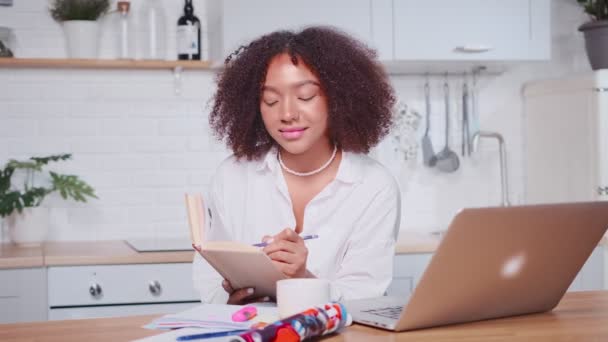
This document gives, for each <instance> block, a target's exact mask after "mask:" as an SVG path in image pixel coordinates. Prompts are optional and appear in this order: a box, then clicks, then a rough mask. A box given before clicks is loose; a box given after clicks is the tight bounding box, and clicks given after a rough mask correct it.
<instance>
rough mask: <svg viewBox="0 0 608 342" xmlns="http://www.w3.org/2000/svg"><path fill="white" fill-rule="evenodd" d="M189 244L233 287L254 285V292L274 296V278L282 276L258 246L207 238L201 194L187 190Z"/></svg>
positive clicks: (275, 280) (239, 287) (282, 277)
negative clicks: (190, 241) (189, 192)
mask: <svg viewBox="0 0 608 342" xmlns="http://www.w3.org/2000/svg"><path fill="white" fill-rule="evenodd" d="M186 208H187V210H188V222H189V225H190V238H191V240H192V247H193V248H194V249H196V250H197V251H198V252H199V253H200V254H201V256H202V257H203V258H205V260H207V262H208V263H209V264H210V265H211V266H212V267H213V268H214V269H215V270H216V271H217V272H218V273H219V274H220V275H222V277H224V279H227V280H228V281H230V284H231V285H232V287H233V288H234V289H241V288H248V287H253V288H254V289H255V295H256V296H270V297H272V298H274V297H275V296H276V282H277V280H281V279H285V278H286V277H285V275H284V274H283V273H282V272H281V271H279V270H278V269H277V268H276V267H275V266H274V265H273V264H272V261H271V259H270V258H269V257H268V256H267V255H266V254H265V253H264V252H262V250H261V248H259V247H255V246H251V245H247V244H244V243H240V242H235V241H206V240H205V236H204V227H205V224H204V223H205V210H204V203H203V199H202V197H201V195H199V194H186Z"/></svg>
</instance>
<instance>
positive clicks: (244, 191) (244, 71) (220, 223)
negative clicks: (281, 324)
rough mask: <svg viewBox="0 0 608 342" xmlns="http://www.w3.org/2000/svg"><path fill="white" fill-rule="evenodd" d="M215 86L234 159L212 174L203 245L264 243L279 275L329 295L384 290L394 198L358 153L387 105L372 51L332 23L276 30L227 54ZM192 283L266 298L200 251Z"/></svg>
mask: <svg viewBox="0 0 608 342" xmlns="http://www.w3.org/2000/svg"><path fill="white" fill-rule="evenodd" d="M217 83H218V89H217V92H216V94H215V97H214V105H213V109H212V111H211V113H210V124H211V127H212V128H213V130H214V131H215V133H216V135H217V136H218V137H219V138H221V139H223V140H224V141H226V143H227V144H228V146H229V147H230V149H231V150H232V151H233V153H234V155H233V156H231V157H229V158H228V159H226V160H225V161H224V162H222V163H221V165H220V166H219V168H218V170H217V173H216V175H215V176H214V178H213V181H212V185H211V188H210V191H209V197H208V198H207V204H208V206H209V210H208V213H209V216H208V217H207V219H208V221H210V224H209V227H208V231H207V232H206V238H207V239H210V240H235V241H240V242H244V243H250V244H253V243H257V242H259V241H260V240H263V241H267V242H270V244H269V245H268V246H267V247H265V248H264V252H265V253H267V254H268V256H269V257H270V258H271V259H272V260H273V263H274V264H275V266H276V267H277V268H278V269H279V270H281V271H282V272H283V273H284V274H285V275H287V276H288V277H295V278H304V277H319V278H325V279H328V280H329V281H330V284H331V290H332V300H345V299H356V298H365V297H373V296H380V295H382V294H383V293H384V292H385V291H386V289H387V287H388V285H389V284H390V281H391V279H392V265H393V256H394V244H395V239H396V236H397V233H398V224H399V218H400V217H399V216H400V199H399V189H398V186H397V183H396V182H395V180H394V178H393V177H392V176H391V175H390V174H389V172H388V171H387V170H386V169H385V168H384V167H383V166H381V165H380V164H379V163H377V162H376V161H374V160H372V159H371V158H369V157H367V156H366V155H365V153H367V152H369V150H370V148H371V147H373V146H374V145H376V144H377V143H378V142H379V140H380V139H381V138H382V137H383V136H384V135H386V133H387V132H388V130H389V127H390V125H391V110H392V106H393V104H394V102H395V98H394V92H393V89H392V87H391V86H390V84H389V82H388V80H387V77H386V75H385V73H384V71H383V69H382V68H381V67H380V66H379V65H378V63H377V62H376V61H375V52H373V51H371V50H369V49H368V48H366V47H365V46H364V45H363V44H361V43H359V42H357V41H356V40H354V39H353V38H351V37H349V36H347V35H346V34H344V33H342V32H339V31H337V30H335V29H332V28H327V27H310V28H307V29H304V30H303V31H301V32H297V33H294V32H289V31H278V32H274V33H271V34H268V35H265V36H262V37H260V38H258V39H256V40H254V41H253V42H251V43H250V44H249V45H248V46H246V47H241V49H239V50H237V51H236V52H235V53H233V54H232V55H230V56H229V57H228V58H227V59H226V66H225V69H224V70H223V71H222V72H221V73H220V74H219V76H218V79H217ZM308 234H316V235H318V236H319V238H317V239H314V240H307V241H306V242H305V241H303V240H302V238H301V236H302V235H308ZM194 280H195V285H196V287H197V288H198V289H199V291H200V292H201V298H202V300H203V302H222V303H226V302H228V303H230V304H238V303H245V302H248V301H255V300H268V298H262V299H261V298H258V297H259V296H256V294H255V289H233V288H232V287H231V286H230V284H229V283H228V282H227V281H225V280H224V281H222V279H221V277H220V276H219V274H217V273H216V272H215V271H214V270H213V269H212V268H211V267H210V266H209V265H208V264H207V263H206V262H205V261H204V260H203V259H202V258H201V257H200V255H197V256H196V258H195V260H194Z"/></svg>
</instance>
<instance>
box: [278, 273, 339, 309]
mask: <svg viewBox="0 0 608 342" xmlns="http://www.w3.org/2000/svg"><path fill="white" fill-rule="evenodd" d="M329 300H330V289H329V281H327V280H325V279H316V278H293V279H283V280H279V281H277V307H278V309H279V318H281V319H283V318H286V317H289V316H293V315H295V314H297V313H298V312H302V311H304V310H306V309H308V308H311V307H314V306H319V305H323V304H325V303H328V302H329Z"/></svg>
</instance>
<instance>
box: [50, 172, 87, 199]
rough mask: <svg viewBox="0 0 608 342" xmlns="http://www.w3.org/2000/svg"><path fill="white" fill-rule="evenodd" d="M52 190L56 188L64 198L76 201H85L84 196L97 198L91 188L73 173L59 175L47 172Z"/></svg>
mask: <svg viewBox="0 0 608 342" xmlns="http://www.w3.org/2000/svg"><path fill="white" fill-rule="evenodd" d="M49 174H50V175H51V181H52V183H53V190H58V191H59V193H60V194H61V197H63V198H64V199H68V198H72V199H73V200H75V201H77V202H86V201H87V199H86V197H93V198H97V196H96V195H95V191H94V190H93V188H92V187H91V186H90V185H88V184H87V183H85V182H84V181H82V180H80V179H79V178H78V177H77V176H74V175H59V174H57V173H55V172H52V171H51V172H49Z"/></svg>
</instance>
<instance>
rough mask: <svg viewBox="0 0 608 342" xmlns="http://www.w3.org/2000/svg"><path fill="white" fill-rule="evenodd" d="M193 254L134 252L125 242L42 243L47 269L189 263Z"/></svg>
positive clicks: (180, 252)
mask: <svg viewBox="0 0 608 342" xmlns="http://www.w3.org/2000/svg"><path fill="white" fill-rule="evenodd" d="M193 257H194V251H179V252H137V251H136V250H134V249H133V248H131V246H129V245H128V244H127V243H126V242H125V241H65V242H62V241H52V242H47V243H45V244H44V264H45V265H46V266H67V265H115V264H154V263H178V262H192V259H193Z"/></svg>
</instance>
